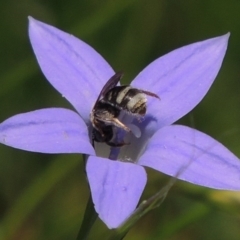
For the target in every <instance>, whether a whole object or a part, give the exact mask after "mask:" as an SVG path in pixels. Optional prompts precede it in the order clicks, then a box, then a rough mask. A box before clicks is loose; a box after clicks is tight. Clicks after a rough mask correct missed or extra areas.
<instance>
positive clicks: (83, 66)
mask: <svg viewBox="0 0 240 240" xmlns="http://www.w3.org/2000/svg"><path fill="white" fill-rule="evenodd" d="M29 36H30V40H31V44H32V47H33V50H34V53H35V55H36V57H37V60H38V63H39V65H40V67H41V69H42V71H43V73H44V75H45V76H46V78H47V79H48V81H49V82H50V83H51V84H52V85H53V86H54V88H56V89H57V90H58V91H59V92H60V93H61V94H62V96H64V97H65V98H66V99H67V100H68V101H69V102H70V103H71V104H72V105H73V107H74V108H75V109H76V112H74V111H72V110H68V109H63V108H48V109H41V110H36V111H32V112H28V113H23V114H19V115H15V116H13V117H11V118H9V119H7V120H6V121H4V122H2V123H1V124H0V142H1V143H2V144H5V145H8V146H12V147H15V148H19V149H23V150H27V151H33V152H41V153H84V154H87V155H90V157H89V158H88V161H87V165H86V171H87V177H88V180H89V184H90V189H91V193H92V198H93V202H94V204H95V209H96V211H97V213H98V214H99V217H100V218H101V219H102V220H103V221H104V222H105V223H106V225H107V226H108V227H109V228H116V227H118V226H119V225H120V224H121V223H122V222H123V221H124V220H126V218H127V217H129V216H130V215H131V213H132V212H133V211H134V209H135V208H136V206H137V204H138V201H139V198H140V196H141V194H142V192H143V190H144V187H145V184H146V178H147V177H146V172H145V169H144V167H143V166H147V167H150V168H153V169H156V170H157V171H160V172H163V173H165V174H168V175H170V176H176V174H177V173H178V172H179V170H180V169H181V168H182V167H185V169H184V170H183V171H182V173H181V174H179V176H178V178H179V179H182V180H185V181H188V182H191V183H193V184H197V185H201V186H206V187H209V188H215V189H226V190H240V162H239V159H238V158H237V157H236V156H234V155H233V154H232V153H231V152H230V151H229V150H228V149H227V148H225V147H224V146H223V145H222V144H221V143H219V142H217V141H216V140H214V139H213V138H211V137H210V136H208V135H206V134H204V133H202V132H199V131H197V130H194V129H192V128H189V127H186V126H181V125H171V124H172V123H174V122H175V121H176V120H178V119H179V118H181V117H182V116H184V115H185V114H187V113H188V112H189V111H191V110H192V109H193V108H194V107H195V106H196V105H197V104H198V103H199V102H200V101H201V100H202V98H203V97H204V96H205V94H206V93H207V91H208V90H209V88H210V86H211V85H212V83H213V81H214V79H215V77H216V75H217V73H218V71H219V69H220V67H221V64H222V61H223V58H224V55H225V52H226V49H227V42H228V37H229V35H228V34H227V35H224V36H220V37H216V38H212V39H209V40H205V41H202V42H198V43H194V44H191V45H188V46H185V47H182V48H179V49H177V50H175V51H173V52H170V53H169V54H167V55H165V56H163V57H160V58H158V59H156V60H155V61H153V62H152V63H151V64H149V65H148V66H147V67H146V68H145V69H144V70H143V71H142V72H140V74H139V75H138V76H137V77H136V78H135V79H134V80H133V81H132V83H131V85H132V86H134V87H135V88H139V89H144V90H147V91H150V92H153V93H156V94H157V95H158V96H160V97H161V101H159V100H157V99H155V98H149V99H148V103H147V114H146V116H145V118H144V120H143V121H142V122H141V123H138V122H137V121H136V123H135V124H136V125H138V127H139V129H140V130H141V137H140V138H138V139H137V138H134V137H132V139H131V144H130V145H129V146H126V152H125V153H124V154H125V155H124V157H126V159H131V162H123V161H118V160H117V161H112V160H109V159H107V158H104V157H103V156H99V155H98V153H96V152H95V150H94V149H93V147H92V145H91V142H90V138H89V128H88V127H89V126H90V120H89V114H90V112H91V110H92V107H93V105H94V103H95V101H96V99H97V97H98V95H99V93H100V91H101V89H102V87H103V85H104V84H105V83H106V81H107V80H108V79H110V77H112V76H113V75H114V71H113V69H112V68H111V67H110V65H109V64H108V63H107V62H106V61H105V60H104V59H103V58H102V57H101V56H100V55H99V54H98V53H97V52H96V51H95V50H94V49H93V48H91V47H90V46H89V45H87V44H86V43H84V42H83V41H81V40H79V39H77V38H76V37H74V36H72V35H70V34H67V33H65V32H62V31H60V30H58V29H56V28H54V27H52V26H49V25H47V24H45V23H42V22H39V21H37V20H34V19H33V18H30V25H29ZM103 145H104V143H103V144H102V146H103Z"/></svg>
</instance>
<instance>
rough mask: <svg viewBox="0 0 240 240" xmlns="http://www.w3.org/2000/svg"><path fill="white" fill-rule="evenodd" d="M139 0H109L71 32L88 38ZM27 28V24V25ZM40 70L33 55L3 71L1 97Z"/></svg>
mask: <svg viewBox="0 0 240 240" xmlns="http://www.w3.org/2000/svg"><path fill="white" fill-rule="evenodd" d="M135 2H137V1H136V0H117V1H109V2H107V3H106V4H105V5H103V6H102V8H101V9H99V10H97V11H96V12H95V13H94V14H92V15H91V16H89V17H88V18H86V19H85V20H81V22H79V23H78V24H76V25H75V26H74V27H71V28H70V30H69V32H71V33H72V32H74V33H75V35H76V33H78V35H79V36H81V38H86V37H87V36H90V35H91V34H93V33H95V32H96V31H98V30H99V29H101V28H102V27H103V26H104V25H105V24H107V23H108V22H110V21H111V20H112V19H113V18H115V17H116V16H117V15H118V14H120V13H121V12H123V11H125V10H126V9H128V8H129V7H131V5H132V4H133V3H135ZM26 28H27V26H26ZM37 71H39V67H38V66H37V63H36V60H35V59H34V57H33V54H32V56H29V57H27V58H26V59H25V60H24V61H22V62H20V63H19V64H18V65H17V66H15V67H13V68H11V70H9V71H7V72H5V73H3V74H2V75H1V76H0V79H3V80H4V84H2V85H1V88H0V97H1V96H4V95H5V94H7V93H8V92H9V91H10V89H11V88H14V87H17V86H19V85H20V84H22V83H24V82H25V81H27V80H28V79H29V78H31V77H32V76H33V75H34V74H35V73H37Z"/></svg>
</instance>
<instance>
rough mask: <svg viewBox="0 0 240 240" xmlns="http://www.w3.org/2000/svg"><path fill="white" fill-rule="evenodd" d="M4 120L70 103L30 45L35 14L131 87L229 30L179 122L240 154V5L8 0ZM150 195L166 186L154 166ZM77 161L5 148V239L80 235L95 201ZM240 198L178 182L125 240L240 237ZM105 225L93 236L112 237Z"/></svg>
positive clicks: (2, 23)
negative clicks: (89, 49)
mask: <svg viewBox="0 0 240 240" xmlns="http://www.w3.org/2000/svg"><path fill="white" fill-rule="evenodd" d="M0 4H1V7H0V81H1V83H0V122H2V121H3V120H4V119H6V118H8V117H10V116H12V115H15V114H17V113H21V112H27V111H31V110H34V109H39V108H47V107H57V106H58V107H68V108H71V106H70V104H69V103H67V102H66V101H65V99H63V98H62V97H61V95H60V94H59V93H58V92H57V91H55V90H54V89H53V88H52V87H51V86H50V84H49V83H48V82H47V81H46V79H45V77H44V76H43V74H42V73H41V71H40V69H39V66H38V64H37V62H36V60H35V57H34V55H33V52H32V49H31V46H30V43H29V39H28V22H27V16H28V15H31V16H33V17H34V18H36V19H38V20H41V21H43V22H46V23H49V24H51V25H54V26H56V27H58V28H60V29H62V30H64V31H66V32H69V33H71V34H74V35H75V36H77V37H79V38H81V39H82V40H84V41H86V42H87V43H89V44H90V45H91V46H93V47H94V48H95V49H96V50H97V51H98V52H99V53H101V54H102V56H104V58H105V59H106V60H107V61H108V62H110V63H111V65H112V66H113V68H114V69H115V70H123V71H124V72H125V78H124V80H125V81H126V82H128V81H130V80H131V79H132V78H133V77H134V76H135V75H136V74H137V73H138V72H139V71H140V70H142V69H143V68H144V66H146V65H147V64H149V63H150V62H151V61H153V60H154V59H155V58H157V57H159V56H162V55H164V54H166V53H167V52H169V51H171V50H173V49H176V48H178V47H181V46H184V45H187V44H190V43H192V42H196V41H200V40H204V39H207V38H211V37H215V36H219V35H222V34H225V33H227V32H229V31H230V32H231V37H230V42H229V48H228V51H227V54H226V57H225V60H224V63H223V66H222V68H221V71H220V73H219V75H218V77H217V79H216V81H215V83H214V84H213V86H212V88H211V89H210V91H209V93H208V94H207V96H206V97H205V98H204V100H203V101H202V102H201V103H200V104H199V105H198V106H197V107H196V108H195V109H194V110H193V111H192V112H191V113H190V114H188V115H187V116H185V117H184V118H183V119H181V120H180V121H179V122H180V123H181V124H185V125H189V126H192V127H194V128H197V129H199V130H201V131H203V132H206V133H208V134H209V135H211V136H213V137H214V138H216V139H218V140H219V141H221V142H222V143H223V144H224V145H226V146H227V147H228V148H229V149H230V150H231V151H232V152H233V153H235V154H236V155H237V156H240V147H239V136H240V131H239V130H240V1H239V0H218V1H216V0H192V1H190V0H185V1H184V0H168V1H167V0H165V1H161V0H139V1H137V0H114V1H113V0H108V1H105V0H104V1H97V0H88V1H87V0H85V1H80V0H78V1H77V0H68V1H61V0H35V1H33V0H8V1H3V0H2V1H0ZM148 178H149V181H148V185H147V188H146V190H145V192H144V194H143V198H142V199H146V198H148V197H150V196H151V195H152V194H154V193H155V192H156V191H158V190H159V189H160V188H161V187H162V186H164V185H165V184H166V183H167V179H168V178H167V177H166V176H163V174H160V173H158V172H155V171H150V170H148ZM88 194H89V192H88V187H87V183H86V180H85V176H84V174H83V164H82V159H81V156H79V155H45V154H37V153H29V152H24V151H21V150H17V149H12V148H9V147H6V146H3V145H1V146H0V239H1V240H2V239H3V240H5V239H8V240H9V239H14V240H15V239H17V240H23V239H24V240H25V239H27V240H39V239H44V240H50V239H51V240H52V239H60V240H61V239H63V240H64V239H75V238H76V235H77V233H78V230H79V227H80V224H81V221H82V217H83V213H84V209H85V206H86V203H87V199H88ZM239 214H240V193H233V192H222V191H215V190H209V189H205V188H201V187H197V186H193V185H191V184H187V183H183V182H178V183H176V184H175V186H174V187H173V188H172V189H171V191H170V193H169V195H168V197H167V199H166V200H165V202H164V203H163V204H162V205H161V206H160V207H159V208H158V209H156V210H154V211H152V212H151V213H150V214H148V215H147V216H145V217H144V218H142V219H141V220H140V221H139V222H138V223H137V224H136V225H135V227H134V228H132V230H131V231H130V232H129V234H128V235H127V237H126V239H127V240H134V239H139V240H141V239H153V240H155V239H156V240H157V239H172V240H179V239H184V240H185V239H211V240H212V239H218V240H225V239H231V240H235V239H236V240H237V239H240V231H239V224H240V219H239ZM106 231H107V228H106V227H105V225H104V224H103V223H102V222H101V221H100V220H98V221H97V222H96V224H95V225H94V229H93V232H92V234H91V236H90V239H104V238H100V236H105V235H104V234H105V232H106ZM102 234H103V235H102Z"/></svg>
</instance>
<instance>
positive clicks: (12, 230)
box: [0, 155, 80, 240]
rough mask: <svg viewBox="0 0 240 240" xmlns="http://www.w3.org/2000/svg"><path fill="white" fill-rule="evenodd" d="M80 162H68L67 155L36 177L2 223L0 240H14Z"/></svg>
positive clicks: (57, 159)
mask: <svg viewBox="0 0 240 240" xmlns="http://www.w3.org/2000/svg"><path fill="white" fill-rule="evenodd" d="M69 157H70V156H69ZM79 162H80V160H79V159H76V158H73V159H68V160H67V161H66V156H65V155H62V156H60V157H57V158H56V159H55V160H54V161H52V162H51V163H50V165H49V167H48V168H47V169H46V171H44V172H42V173H40V174H39V176H38V177H36V179H35V181H33V182H32V183H31V185H30V186H29V187H28V188H27V189H26V190H25V191H24V192H23V193H22V195H21V196H20V197H19V198H18V199H17V200H16V202H15V205H13V206H12V207H11V209H10V210H9V212H7V213H6V216H5V218H4V219H3V220H2V221H1V223H0V239H4V240H7V239H12V237H13V236H14V235H15V234H16V232H17V231H18V229H19V228H20V227H21V225H22V224H23V223H24V222H25V221H26V220H27V219H28V217H29V215H30V214H31V213H32V211H33V210H34V209H35V208H36V207H37V205H38V204H39V203H40V202H41V201H42V200H43V199H44V198H45V196H46V195H47V194H48V193H49V192H50V191H51V189H52V188H53V187H54V186H55V185H56V184H57V183H58V182H59V181H61V180H62V179H63V178H64V177H65V176H67V175H68V174H69V173H70V172H71V171H72V170H74V169H75V168H76V167H77V165H78V164H79Z"/></svg>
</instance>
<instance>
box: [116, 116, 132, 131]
mask: <svg viewBox="0 0 240 240" xmlns="http://www.w3.org/2000/svg"><path fill="white" fill-rule="evenodd" d="M112 123H113V125H115V126H116V127H119V128H122V129H123V130H125V131H126V132H131V129H130V128H128V127H127V126H126V125H124V124H123V123H122V122H121V121H119V120H118V119H117V118H113V119H112Z"/></svg>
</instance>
